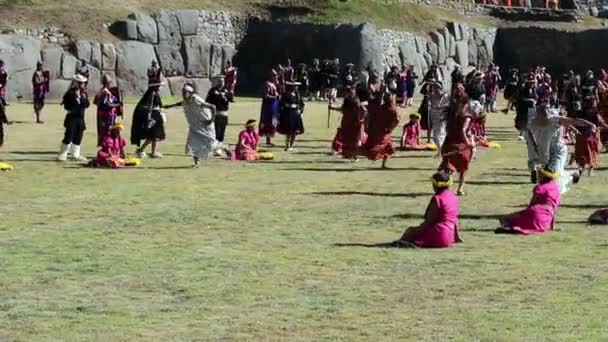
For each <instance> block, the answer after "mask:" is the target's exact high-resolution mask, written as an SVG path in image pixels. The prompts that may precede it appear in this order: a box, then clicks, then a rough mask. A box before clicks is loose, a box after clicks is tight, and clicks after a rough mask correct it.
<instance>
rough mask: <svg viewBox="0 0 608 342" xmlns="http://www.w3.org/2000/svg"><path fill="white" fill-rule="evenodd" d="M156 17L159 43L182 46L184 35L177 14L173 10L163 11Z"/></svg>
mask: <svg viewBox="0 0 608 342" xmlns="http://www.w3.org/2000/svg"><path fill="white" fill-rule="evenodd" d="M154 19H155V20H156V25H157V27H158V41H159V43H166V44H169V45H174V46H181V43H182V36H181V34H180V27H179V21H178V20H177V15H175V13H173V12H167V11H161V12H159V13H157V14H156V15H155V16H154Z"/></svg>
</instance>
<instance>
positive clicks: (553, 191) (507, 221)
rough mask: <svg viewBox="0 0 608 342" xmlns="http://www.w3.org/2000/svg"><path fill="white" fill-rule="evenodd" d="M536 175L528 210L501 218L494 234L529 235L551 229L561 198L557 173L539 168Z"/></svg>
mask: <svg viewBox="0 0 608 342" xmlns="http://www.w3.org/2000/svg"><path fill="white" fill-rule="evenodd" d="M538 175H539V177H538V179H539V184H538V185H537V186H535V187H534V191H533V192H532V199H531V200H530V204H529V205H528V208H526V209H524V210H522V211H518V212H516V213H513V214H510V215H507V216H505V217H503V218H501V219H500V220H499V221H500V225H501V227H500V228H498V229H496V233H499V234H500V233H503V234H504V233H507V234H523V235H529V234H537V233H543V232H545V231H547V230H549V229H553V227H554V225H555V216H556V214H557V208H558V207H559V201H560V196H561V195H560V188H559V185H558V184H557V182H556V181H555V180H556V179H557V178H558V177H559V173H557V172H555V171H554V170H551V169H549V168H545V167H540V168H539V169H538Z"/></svg>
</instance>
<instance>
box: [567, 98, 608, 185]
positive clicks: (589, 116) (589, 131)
mask: <svg viewBox="0 0 608 342" xmlns="http://www.w3.org/2000/svg"><path fill="white" fill-rule="evenodd" d="M580 118H581V119H583V120H585V121H587V122H589V123H590V125H588V126H585V127H581V128H579V129H578V134H577V135H576V140H575V144H574V157H575V160H576V164H577V165H578V169H579V173H580V174H582V173H583V171H584V170H585V169H587V171H588V175H589V176H591V172H592V171H593V169H595V168H597V167H598V166H599V157H600V150H601V147H600V146H601V142H600V131H601V130H605V129H606V128H608V125H606V122H605V121H604V119H602V117H601V116H600V115H599V113H598V112H597V111H596V110H584V111H582V112H581V113H580Z"/></svg>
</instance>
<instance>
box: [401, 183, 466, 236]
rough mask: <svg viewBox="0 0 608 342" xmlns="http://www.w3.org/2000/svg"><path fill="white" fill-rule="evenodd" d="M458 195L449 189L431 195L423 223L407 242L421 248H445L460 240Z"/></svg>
mask: <svg viewBox="0 0 608 342" xmlns="http://www.w3.org/2000/svg"><path fill="white" fill-rule="evenodd" d="M458 211H459V204H458V197H456V195H454V194H453V193H452V192H451V191H449V190H444V191H442V192H440V193H439V194H435V195H433V197H432V198H431V202H430V203H429V205H428V207H427V209H426V213H425V214H424V223H422V225H420V227H419V228H422V229H421V230H420V232H419V233H418V234H416V235H415V236H413V237H411V238H410V239H408V240H410V241H409V242H411V243H413V244H415V245H417V246H418V247H422V248H446V247H450V246H452V245H453V244H454V243H456V242H460V238H459V236H458Z"/></svg>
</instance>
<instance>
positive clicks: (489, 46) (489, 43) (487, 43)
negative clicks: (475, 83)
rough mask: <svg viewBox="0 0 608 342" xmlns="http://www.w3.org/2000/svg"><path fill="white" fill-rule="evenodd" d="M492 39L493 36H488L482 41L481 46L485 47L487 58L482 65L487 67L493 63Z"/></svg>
mask: <svg viewBox="0 0 608 342" xmlns="http://www.w3.org/2000/svg"><path fill="white" fill-rule="evenodd" d="M494 38H495V36H493V35H488V36H486V37H485V38H484V39H483V46H484V47H485V50H486V52H487V58H488V60H487V62H486V63H484V65H489V64H490V63H492V62H494Z"/></svg>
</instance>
